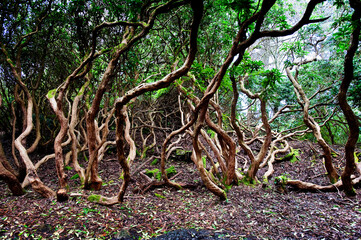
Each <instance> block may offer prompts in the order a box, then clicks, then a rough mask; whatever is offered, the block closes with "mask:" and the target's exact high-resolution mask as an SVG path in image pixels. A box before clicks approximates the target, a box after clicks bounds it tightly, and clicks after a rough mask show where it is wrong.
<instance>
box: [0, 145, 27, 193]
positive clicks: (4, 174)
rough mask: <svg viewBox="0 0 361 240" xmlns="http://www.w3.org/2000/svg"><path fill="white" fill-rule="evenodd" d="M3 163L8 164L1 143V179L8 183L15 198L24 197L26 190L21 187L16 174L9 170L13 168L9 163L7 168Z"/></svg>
mask: <svg viewBox="0 0 361 240" xmlns="http://www.w3.org/2000/svg"><path fill="white" fill-rule="evenodd" d="M3 163H7V159H6V157H5V153H4V151H3V147H2V144H1V142H0V179H2V180H4V181H5V182H6V184H7V185H8V187H9V189H10V191H11V193H12V194H13V195H14V196H20V195H23V194H24V189H23V188H22V187H21V184H20V182H19V180H18V179H17V178H16V176H15V174H14V173H13V172H12V171H11V170H9V169H8V168H9V167H11V166H10V164H8V163H7V165H8V166H7V167H6V166H4V165H5V164H3Z"/></svg>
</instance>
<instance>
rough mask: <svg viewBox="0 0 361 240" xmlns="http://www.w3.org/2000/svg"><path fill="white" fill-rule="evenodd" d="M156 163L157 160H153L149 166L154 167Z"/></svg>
mask: <svg viewBox="0 0 361 240" xmlns="http://www.w3.org/2000/svg"><path fill="white" fill-rule="evenodd" d="M157 163H158V158H156V159H154V160H153V162H151V163H150V165H152V166H154V165H156V164H157Z"/></svg>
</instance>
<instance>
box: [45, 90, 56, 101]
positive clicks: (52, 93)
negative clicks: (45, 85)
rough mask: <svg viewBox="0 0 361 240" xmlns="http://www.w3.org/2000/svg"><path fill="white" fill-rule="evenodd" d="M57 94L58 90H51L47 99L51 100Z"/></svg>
mask: <svg viewBox="0 0 361 240" xmlns="http://www.w3.org/2000/svg"><path fill="white" fill-rule="evenodd" d="M55 94H56V89H52V90H50V91H49V92H48V94H47V95H46V97H47V98H48V99H51V98H53V97H55Z"/></svg>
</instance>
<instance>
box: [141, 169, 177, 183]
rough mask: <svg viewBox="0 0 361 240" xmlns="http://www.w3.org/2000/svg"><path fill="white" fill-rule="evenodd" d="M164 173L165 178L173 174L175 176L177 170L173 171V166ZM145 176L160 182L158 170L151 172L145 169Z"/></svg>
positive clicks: (160, 175) (160, 173)
mask: <svg viewBox="0 0 361 240" xmlns="http://www.w3.org/2000/svg"><path fill="white" fill-rule="evenodd" d="M165 172H166V174H167V176H171V175H173V174H176V173H177V170H176V169H175V167H174V166H171V167H169V168H167V169H166V170H165ZM145 174H146V175H147V176H148V177H152V178H155V179H157V180H158V181H160V180H162V172H161V171H160V170H159V169H158V168H155V169H153V170H149V169H146V170H145Z"/></svg>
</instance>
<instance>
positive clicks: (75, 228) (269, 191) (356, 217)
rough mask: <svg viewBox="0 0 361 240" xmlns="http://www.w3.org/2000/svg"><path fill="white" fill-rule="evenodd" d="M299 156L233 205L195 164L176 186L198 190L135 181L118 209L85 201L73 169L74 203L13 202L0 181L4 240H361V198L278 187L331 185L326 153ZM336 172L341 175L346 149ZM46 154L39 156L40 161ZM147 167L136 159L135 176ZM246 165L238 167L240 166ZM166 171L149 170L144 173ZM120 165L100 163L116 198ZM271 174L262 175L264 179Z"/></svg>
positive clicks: (180, 169)
mask: <svg viewBox="0 0 361 240" xmlns="http://www.w3.org/2000/svg"><path fill="white" fill-rule="evenodd" d="M292 146H293V148H294V149H298V150H299V153H300V156H299V157H298V160H297V161H295V162H278V163H275V165H274V166H275V170H276V171H275V173H274V175H273V177H272V178H271V179H270V184H269V185H265V184H258V185H256V186H244V185H240V186H233V187H232V189H231V190H229V192H228V193H227V196H228V200H227V201H223V202H222V201H220V200H219V199H218V198H217V197H215V196H214V195H213V194H212V193H210V192H209V191H208V190H207V189H206V188H205V187H204V186H203V185H202V182H201V180H200V177H199V174H198V173H197V170H196V168H195V167H194V165H193V163H190V162H187V163H185V162H183V161H179V160H178V161H177V160H172V161H169V162H168V163H167V167H170V166H174V167H175V169H176V171H177V173H178V175H177V177H176V178H175V181H182V182H187V183H189V184H192V185H193V186H194V187H193V188H192V189H183V190H176V189H172V188H168V187H161V188H155V189H150V190H149V191H146V192H145V193H142V192H137V191H136V190H137V189H138V188H139V184H140V183H142V179H141V176H140V175H139V174H135V175H134V176H133V179H134V180H133V181H132V183H131V185H130V186H129V188H128V190H127V194H126V197H125V202H124V203H123V204H118V205H114V206H112V207H105V206H100V205H97V204H94V203H91V202H89V201H87V200H86V199H85V198H84V197H81V196H80V195H82V194H86V195H90V194H92V193H90V192H86V191H84V190H83V189H81V188H80V184H79V181H78V179H76V178H75V179H72V176H74V175H75V172H74V171H73V170H72V169H68V170H67V174H68V176H69V185H70V192H71V193H72V194H73V195H74V193H79V194H78V195H76V194H75V195H76V196H73V197H71V198H70V200H69V201H67V202H62V203H59V202H57V201H56V200H55V199H43V198H41V197H39V195H37V194H35V193H34V192H33V191H32V190H31V189H27V193H26V194H25V195H23V196H20V197H14V196H11V194H10V192H9V190H8V189H7V187H6V185H5V183H4V182H2V181H0V189H1V191H0V238H1V239H71V238H73V239H79V238H81V239H361V191H360V188H357V190H356V191H357V196H356V197H354V198H347V197H345V195H344V193H343V192H334V193H321V192H316V193H306V192H299V191H293V190H291V189H289V190H288V191H286V192H280V191H279V190H278V189H277V188H276V187H275V185H274V184H273V181H274V179H275V177H276V176H281V175H283V176H286V177H288V178H291V179H299V180H303V181H309V182H313V183H317V184H327V178H326V176H325V169H324V167H323V165H322V159H320V156H319V154H318V152H321V151H319V149H318V148H317V146H316V145H314V147H313V148H314V149H315V150H316V152H314V150H312V148H310V147H309V143H307V142H293V143H292ZM334 148H335V150H336V151H338V152H339V156H338V157H336V158H335V162H334V163H335V166H336V167H337V168H338V169H339V172H341V170H342V167H343V164H344V160H343V159H342V148H337V147H336V146H335V147H334ZM40 157H41V156H40V155H32V158H33V159H40ZM141 164H142V162H140V161H139V160H137V161H136V162H135V163H134V166H133V167H132V169H136V168H137V166H140V165H141ZM242 165H244V163H243V162H241V161H240V162H239V166H242ZM157 167H158V168H159V166H158V165H157V164H156V165H154V166H150V165H147V166H145V167H144V168H149V169H150V168H157ZM119 168H120V167H119V164H118V163H117V161H115V160H114V156H112V155H109V156H107V157H106V159H105V160H104V161H102V162H101V164H100V168H99V169H101V172H100V174H101V177H102V179H103V181H104V184H103V185H104V186H103V188H102V190H101V191H100V192H99V193H96V194H102V195H105V196H112V195H115V194H116V193H117V191H118V189H119V185H120V183H121V179H120V178H119V172H120V169H119ZM265 171H266V169H262V170H260V172H259V176H262V174H263V173H264V172H265ZM39 176H40V178H41V179H42V180H43V181H44V182H45V184H46V185H48V186H50V187H51V188H53V189H56V186H57V178H56V172H55V164H54V161H53V160H50V161H48V162H47V163H46V164H44V165H42V166H41V168H40V169H39Z"/></svg>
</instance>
